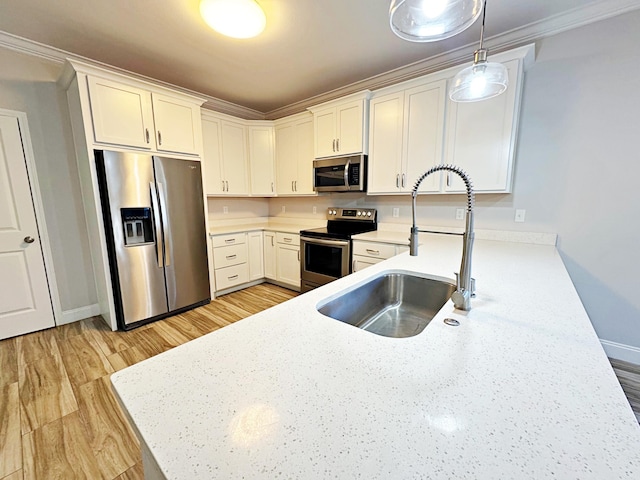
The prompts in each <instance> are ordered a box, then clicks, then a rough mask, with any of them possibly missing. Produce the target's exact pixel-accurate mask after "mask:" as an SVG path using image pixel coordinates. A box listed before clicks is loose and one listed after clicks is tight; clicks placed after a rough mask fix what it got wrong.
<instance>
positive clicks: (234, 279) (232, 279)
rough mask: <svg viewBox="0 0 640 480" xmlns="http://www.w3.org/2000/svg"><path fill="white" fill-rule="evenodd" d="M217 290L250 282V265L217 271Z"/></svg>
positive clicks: (244, 264)
mask: <svg viewBox="0 0 640 480" xmlns="http://www.w3.org/2000/svg"><path fill="white" fill-rule="evenodd" d="M215 276H216V290H217V291H220V290H224V289H226V288H231V287H235V286H236V285H240V284H242V283H247V282H248V281H249V265H248V264H246V263H243V264H241V265H234V266H232V267H226V268H219V269H216V273H215Z"/></svg>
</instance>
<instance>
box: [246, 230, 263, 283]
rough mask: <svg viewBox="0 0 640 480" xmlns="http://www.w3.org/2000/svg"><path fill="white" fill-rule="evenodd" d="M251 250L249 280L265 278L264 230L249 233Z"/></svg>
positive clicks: (248, 239) (248, 238)
mask: <svg viewBox="0 0 640 480" xmlns="http://www.w3.org/2000/svg"><path fill="white" fill-rule="evenodd" d="M247 241H248V246H249V248H248V251H249V281H250V282H252V281H254V280H260V279H261V278H264V250H263V240H262V232H249V233H248V234H247Z"/></svg>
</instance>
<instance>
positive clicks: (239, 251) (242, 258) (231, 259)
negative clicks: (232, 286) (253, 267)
mask: <svg viewBox="0 0 640 480" xmlns="http://www.w3.org/2000/svg"><path fill="white" fill-rule="evenodd" d="M246 262H247V245H246V244H244V243H241V244H238V245H229V246H228V247H215V248H214V249H213V264H214V265H215V268H216V270H217V269H219V268H224V267H230V266H231V265H238V264H240V263H246Z"/></svg>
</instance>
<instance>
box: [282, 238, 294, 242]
mask: <svg viewBox="0 0 640 480" xmlns="http://www.w3.org/2000/svg"><path fill="white" fill-rule="evenodd" d="M283 240H284V241H285V242H290V241H291V240H293V239H292V238H287V237H285V238H283Z"/></svg>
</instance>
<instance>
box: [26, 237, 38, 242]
mask: <svg viewBox="0 0 640 480" xmlns="http://www.w3.org/2000/svg"><path fill="white" fill-rule="evenodd" d="M35 241H36V239H35V238H33V237H24V243H33V242H35Z"/></svg>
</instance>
